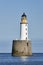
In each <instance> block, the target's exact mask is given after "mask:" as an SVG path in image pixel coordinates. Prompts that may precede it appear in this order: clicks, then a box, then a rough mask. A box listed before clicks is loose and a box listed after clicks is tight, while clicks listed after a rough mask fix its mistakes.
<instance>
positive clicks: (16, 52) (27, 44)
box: [12, 13, 32, 56]
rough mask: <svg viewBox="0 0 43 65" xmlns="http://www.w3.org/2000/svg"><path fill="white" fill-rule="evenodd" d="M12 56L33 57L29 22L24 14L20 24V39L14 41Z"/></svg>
mask: <svg viewBox="0 0 43 65" xmlns="http://www.w3.org/2000/svg"><path fill="white" fill-rule="evenodd" d="M12 55H13V56H29V55H32V49H31V40H29V39H28V22H27V16H26V15H25V13H23V15H22V17H21V22H20V39H19V40H13V45H12Z"/></svg>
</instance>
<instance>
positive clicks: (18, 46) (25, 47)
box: [12, 40, 32, 56]
mask: <svg viewBox="0 0 43 65" xmlns="http://www.w3.org/2000/svg"><path fill="white" fill-rule="evenodd" d="M30 55H32V48H31V41H30V40H13V44H12V56H30Z"/></svg>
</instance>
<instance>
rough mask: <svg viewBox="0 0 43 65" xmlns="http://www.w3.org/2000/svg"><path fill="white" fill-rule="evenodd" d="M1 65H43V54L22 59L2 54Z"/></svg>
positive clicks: (0, 56) (35, 54)
mask: <svg viewBox="0 0 43 65" xmlns="http://www.w3.org/2000/svg"><path fill="white" fill-rule="evenodd" d="M0 65H43V53H33V54H32V56H22V57H13V56H12V55H11V53H0Z"/></svg>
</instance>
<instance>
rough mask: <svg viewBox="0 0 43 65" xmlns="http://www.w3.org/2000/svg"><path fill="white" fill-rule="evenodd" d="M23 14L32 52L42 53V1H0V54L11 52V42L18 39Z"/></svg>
mask: <svg viewBox="0 0 43 65" xmlns="http://www.w3.org/2000/svg"><path fill="white" fill-rule="evenodd" d="M23 12H25V13H26V15H27V19H28V24H29V31H28V32H29V38H30V39H31V40H32V52H43V41H42V40H43V0H0V52H11V49H12V40H13V39H16V38H17V39H20V22H21V15H22V13H23ZM34 40H41V42H40V43H39V42H38V43H37V42H35V41H34ZM2 41H3V42H2ZM33 41H34V42H33ZM39 50H40V51H39Z"/></svg>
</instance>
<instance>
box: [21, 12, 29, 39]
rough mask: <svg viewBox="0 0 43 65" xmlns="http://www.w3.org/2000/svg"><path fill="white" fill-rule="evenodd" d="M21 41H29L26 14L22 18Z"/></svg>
mask: <svg viewBox="0 0 43 65" xmlns="http://www.w3.org/2000/svg"><path fill="white" fill-rule="evenodd" d="M20 39H21V40H28V23H27V16H26V15H25V13H23V15H22V17H21V23H20Z"/></svg>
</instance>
